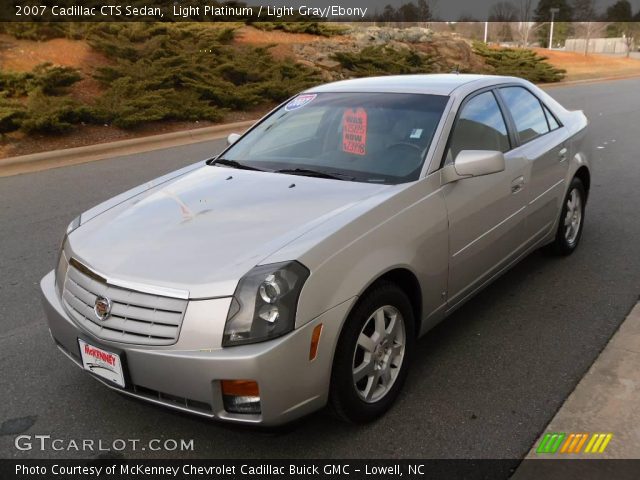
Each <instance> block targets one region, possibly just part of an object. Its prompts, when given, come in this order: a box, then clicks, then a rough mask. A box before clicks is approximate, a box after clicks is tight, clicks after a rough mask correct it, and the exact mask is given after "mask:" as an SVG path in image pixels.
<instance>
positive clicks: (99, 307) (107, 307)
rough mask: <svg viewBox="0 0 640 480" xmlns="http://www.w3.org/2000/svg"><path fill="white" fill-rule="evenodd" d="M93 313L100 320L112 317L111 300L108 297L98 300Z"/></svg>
mask: <svg viewBox="0 0 640 480" xmlns="http://www.w3.org/2000/svg"><path fill="white" fill-rule="evenodd" d="M93 311H94V312H95V314H96V317H98V320H106V319H107V318H109V315H111V300H109V299H108V298H107V297H98V298H96V303H95V304H94V306H93Z"/></svg>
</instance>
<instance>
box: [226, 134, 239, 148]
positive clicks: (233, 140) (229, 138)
mask: <svg viewBox="0 0 640 480" xmlns="http://www.w3.org/2000/svg"><path fill="white" fill-rule="evenodd" d="M241 136H242V135H240V134H239V133H230V134H229V136H227V145H233V144H234V143H236V142H237V141H238V139H239V138H240V137H241Z"/></svg>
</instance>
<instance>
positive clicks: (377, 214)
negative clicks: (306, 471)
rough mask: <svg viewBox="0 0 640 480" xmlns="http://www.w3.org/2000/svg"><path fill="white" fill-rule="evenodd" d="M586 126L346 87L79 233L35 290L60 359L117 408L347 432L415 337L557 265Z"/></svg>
mask: <svg viewBox="0 0 640 480" xmlns="http://www.w3.org/2000/svg"><path fill="white" fill-rule="evenodd" d="M586 132H587V120H586V118H585V116H584V115H583V114H582V112H579V111H567V110H566V109H565V108H563V107H562V106H561V105H559V104H558V103H557V102H556V101H555V100H553V99H552V98H551V97H550V96H549V95H547V94H546V93H545V92H543V91H542V90H540V89H538V88H537V87H535V86H534V85H532V84H530V83H528V82H526V81H523V80H521V79H518V78H510V77H497V76H479V75H417V76H397V77H384V78H368V79H359V80H349V81H344V82H337V83H332V84H328V85H323V86H320V87H317V88H313V89H311V90H309V91H306V92H303V93H301V94H300V95H297V96H295V97H293V98H292V99H290V100H288V101H287V102H285V103H283V104H282V105H281V106H280V107H278V108H276V109H275V110H273V111H272V112H271V113H269V114H268V115H267V116H266V117H264V118H263V119H262V120H260V121H259V122H258V123H256V124H255V125H254V126H253V127H252V128H251V129H250V130H249V131H248V132H247V133H245V134H244V135H242V136H240V135H230V136H229V144H230V145H229V147H228V148H227V149H226V150H225V151H224V152H222V153H221V154H220V155H218V156H217V157H215V158H213V159H210V160H208V161H206V162H199V163H196V164H194V165H192V166H189V167H186V168H184V169H182V170H178V171H176V172H173V173H170V174H168V175H165V176H164V177H160V178H158V179H156V180H153V181H151V182H149V183H147V184H145V185H142V186H140V187H137V188H134V189H133V190H130V191H128V192H125V193H123V194H121V195H118V196H117V197H114V198H112V199H110V200H108V201H106V202H104V203H102V204H100V205H98V206H96V207H94V208H92V209H90V210H88V211H86V212H84V213H83V214H82V215H80V216H79V217H78V218H76V219H75V220H74V221H73V222H72V223H71V224H70V225H69V228H68V229H67V234H66V236H65V239H64V242H63V246H62V249H61V252H60V258H59V262H58V264H57V267H56V269H55V270H54V271H52V272H50V273H49V274H48V275H47V276H46V277H45V278H43V280H42V283H41V287H42V291H43V298H44V306H45V310H46V312H47V317H48V322H49V327H50V330H51V335H52V337H53V339H54V341H55V342H56V344H57V346H58V347H59V349H60V350H61V351H62V352H63V353H64V354H65V355H66V356H67V357H68V358H69V359H70V360H71V361H73V362H74V363H75V364H77V365H78V366H79V367H81V368H83V369H84V370H86V371H87V372H88V373H89V374H90V375H92V376H93V377H94V378H95V379H97V380H99V381H101V382H102V383H104V384H105V385H107V386H108V387H111V388H113V389H116V390H118V391H120V392H122V393H124V394H127V395H131V396H134V397H137V398H140V399H144V400H146V401H149V402H153V403H156V404H161V405H165V406H168V407H172V408H175V409H179V410H183V411H188V412H192V413H195V414H198V415H202V416H205V417H210V418H215V419H219V420H226V421H230V422H237V423H253V424H264V425H277V424H281V423H284V422H287V421H291V420H293V419H296V418H298V417H301V416H303V415H306V414H308V413H310V412H312V411H314V410H317V409H319V408H322V407H323V406H325V405H327V404H329V405H330V406H331V407H332V409H333V411H334V412H335V413H336V414H337V415H339V416H340V417H342V418H344V419H346V420H349V421H353V422H365V421H369V420H372V419H374V418H376V417H378V416H380V415H382V414H383V413H384V412H385V411H386V410H387V409H389V408H390V406H391V405H392V404H393V402H394V400H395V399H396V397H397V396H398V394H399V392H400V390H401V388H402V384H403V382H404V380H405V378H406V375H407V371H408V368H409V364H410V361H411V357H412V354H413V352H414V349H415V348H416V339H417V338H418V337H420V336H421V335H424V334H425V333H426V332H428V331H429V330H430V329H431V328H432V327H433V326H434V325H436V324H437V323H438V322H440V321H441V320H442V319H443V318H445V317H446V316H447V315H448V314H449V313H451V312H452V311H453V310H455V309H456V308H458V307H459V306H460V305H461V304H462V303H464V302H465V301H466V300H468V299H469V298H470V297H471V296H472V295H474V294H475V293H477V292H478V291H480V290H481V289H482V288H483V287H484V286H486V285H487V284H488V283H490V282H491V281H493V280H495V279H496V278H497V277H498V276H499V275H501V274H502V273H504V272H505V271H506V270H507V269H509V268H510V267H511V266H513V265H514V264H515V263H516V262H518V261H519V260H520V259H522V258H523V257H525V256H526V255H528V254H529V253H530V252H532V251H533V250H535V249H538V248H541V247H545V248H546V249H547V250H548V251H550V252H553V253H555V254H559V255H567V254H570V253H572V252H573V251H574V250H575V249H576V247H577V246H578V244H579V242H580V237H581V234H582V229H583V225H584V215H585V205H586V202H587V197H588V194H589V187H590V184H591V173H590V172H591V165H590V161H589V156H588V153H589V151H588V147H587V145H588V144H587V135H586Z"/></svg>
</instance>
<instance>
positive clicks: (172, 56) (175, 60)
mask: <svg viewBox="0 0 640 480" xmlns="http://www.w3.org/2000/svg"><path fill="white" fill-rule="evenodd" d="M145 29H146V33H145ZM230 30H233V29H229V28H224V29H214V28H211V27H204V26H201V25H189V24H170V25H164V24H162V25H157V24H148V25H146V26H145V25H142V24H139V25H129V24H119V25H107V26H105V27H104V28H102V29H101V30H100V31H96V32H94V33H95V35H96V36H95V37H93V40H92V41H93V42H94V45H95V48H99V49H101V50H102V51H103V52H104V53H105V54H106V55H107V56H109V57H110V58H112V59H113V60H114V63H113V64H112V65H110V66H107V67H103V68H100V69H99V70H98V72H97V73H96V78H97V79H98V80H99V81H101V82H102V83H103V85H104V86H105V88H106V91H105V93H104V95H103V98H101V99H99V100H98V101H97V104H96V110H95V111H96V115H97V116H98V117H100V118H105V119H107V120H106V121H109V122H112V123H113V124H114V125H117V126H120V127H122V128H131V127H134V126H136V125H139V124H142V123H145V122H149V121H156V120H166V119H177V120H198V119H202V120H218V119H220V118H221V114H222V113H223V111H224V109H228V108H233V109H247V108H251V107H253V106H256V105H260V104H264V103H269V102H279V101H282V100H284V99H286V98H288V97H289V96H291V95H292V94H293V93H295V92H297V91H299V90H302V89H304V88H307V87H308V86H310V85H312V84H315V83H317V82H318V81H319V78H318V77H317V75H316V72H315V71H313V70H311V69H309V68H307V67H304V66H300V65H296V64H295V63H293V61H291V60H274V59H273V57H272V56H271V55H270V54H269V51H268V48H253V47H234V46H230V45H225V44H224V43H223V42H224V41H227V40H228V39H229V38H230ZM97 38H100V41H99V42H98V40H97Z"/></svg>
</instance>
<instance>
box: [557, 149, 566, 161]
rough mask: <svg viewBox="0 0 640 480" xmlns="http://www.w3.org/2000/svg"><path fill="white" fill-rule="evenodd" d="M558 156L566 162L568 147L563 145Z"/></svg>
mask: <svg viewBox="0 0 640 480" xmlns="http://www.w3.org/2000/svg"><path fill="white" fill-rule="evenodd" d="M558 157H559V158H560V161H561V162H564V161H565V160H566V159H567V147H562V148H561V149H560V151H559V152H558Z"/></svg>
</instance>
